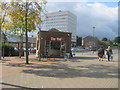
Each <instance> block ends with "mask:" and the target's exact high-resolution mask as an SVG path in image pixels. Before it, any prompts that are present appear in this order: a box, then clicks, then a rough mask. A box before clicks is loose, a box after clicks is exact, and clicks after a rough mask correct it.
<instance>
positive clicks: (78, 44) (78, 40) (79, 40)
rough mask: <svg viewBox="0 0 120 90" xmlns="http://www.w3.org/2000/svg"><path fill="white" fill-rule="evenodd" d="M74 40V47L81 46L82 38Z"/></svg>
mask: <svg viewBox="0 0 120 90" xmlns="http://www.w3.org/2000/svg"><path fill="white" fill-rule="evenodd" d="M76 38H77V40H76V45H77V46H81V45H82V37H79V36H77V37H76Z"/></svg>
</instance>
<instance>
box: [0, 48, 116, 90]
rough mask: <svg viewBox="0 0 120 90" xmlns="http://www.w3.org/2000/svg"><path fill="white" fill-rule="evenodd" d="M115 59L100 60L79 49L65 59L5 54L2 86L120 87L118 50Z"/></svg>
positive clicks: (2, 62) (95, 55) (90, 53)
mask: <svg viewBox="0 0 120 90" xmlns="http://www.w3.org/2000/svg"><path fill="white" fill-rule="evenodd" d="M113 57H114V59H113V61H110V62H108V61H107V59H104V61H98V59H97V54H96V53H94V54H93V53H92V52H84V53H81V52H79V53H76V55H75V56H74V57H73V58H71V59H69V60H68V61H64V59H58V58H57V59H54V58H52V59H50V60H48V61H46V60H45V59H44V60H45V62H37V59H36V58H35V56H34V55H31V56H30V57H29V58H30V64H28V65H26V64H25V58H24V57H23V58H21V59H19V58H18V57H6V58H5V60H3V61H1V65H2V76H1V78H2V88H118V52H117V50H114V54H113Z"/></svg>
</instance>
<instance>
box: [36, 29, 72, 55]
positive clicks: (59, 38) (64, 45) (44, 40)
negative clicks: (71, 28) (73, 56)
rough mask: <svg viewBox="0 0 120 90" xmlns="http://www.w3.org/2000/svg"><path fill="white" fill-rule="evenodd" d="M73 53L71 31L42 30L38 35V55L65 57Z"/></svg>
mask: <svg viewBox="0 0 120 90" xmlns="http://www.w3.org/2000/svg"><path fill="white" fill-rule="evenodd" d="M65 53H71V33H66V32H58V31H55V30H54V31H51V30H50V31H41V32H39V33H38V37H37V52H36V55H37V57H64V54H65Z"/></svg>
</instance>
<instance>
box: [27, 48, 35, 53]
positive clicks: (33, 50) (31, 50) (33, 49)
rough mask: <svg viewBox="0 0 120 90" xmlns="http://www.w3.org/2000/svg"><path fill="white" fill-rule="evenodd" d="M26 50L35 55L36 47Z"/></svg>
mask: <svg viewBox="0 0 120 90" xmlns="http://www.w3.org/2000/svg"><path fill="white" fill-rule="evenodd" d="M28 50H29V51H30V53H36V47H33V48H29V49H28Z"/></svg>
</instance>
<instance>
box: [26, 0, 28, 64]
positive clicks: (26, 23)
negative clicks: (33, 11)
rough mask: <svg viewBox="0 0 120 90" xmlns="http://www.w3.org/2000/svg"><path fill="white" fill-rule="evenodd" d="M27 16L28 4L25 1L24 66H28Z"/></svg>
mask: <svg viewBox="0 0 120 90" xmlns="http://www.w3.org/2000/svg"><path fill="white" fill-rule="evenodd" d="M27 14H28V2H27V0H26V14H25V27H26V30H25V36H26V64H29V62H28V29H27V26H28V25H27V16H28V15H27Z"/></svg>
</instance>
